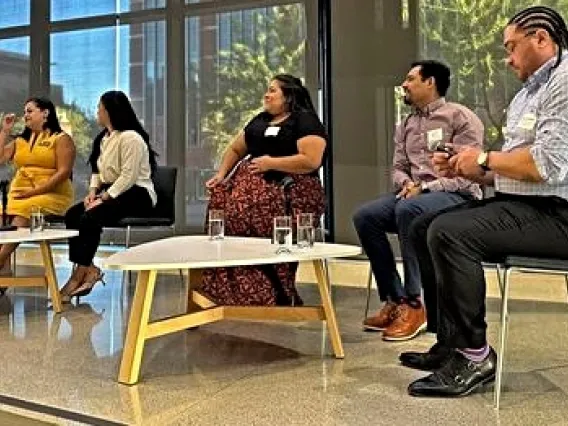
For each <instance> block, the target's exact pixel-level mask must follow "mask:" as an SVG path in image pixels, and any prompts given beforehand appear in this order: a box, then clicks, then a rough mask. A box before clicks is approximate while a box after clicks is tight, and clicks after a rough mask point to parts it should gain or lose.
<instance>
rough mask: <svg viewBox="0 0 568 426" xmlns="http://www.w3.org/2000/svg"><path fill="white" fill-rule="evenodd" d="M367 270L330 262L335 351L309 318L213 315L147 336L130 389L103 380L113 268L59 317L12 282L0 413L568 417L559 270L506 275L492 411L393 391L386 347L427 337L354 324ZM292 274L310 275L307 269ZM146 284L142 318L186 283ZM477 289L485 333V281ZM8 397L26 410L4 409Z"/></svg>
mask: <svg viewBox="0 0 568 426" xmlns="http://www.w3.org/2000/svg"><path fill="white" fill-rule="evenodd" d="M22 252H23V254H22V255H19V262H22V263H34V262H35V260H34V259H36V255H35V254H34V252H33V250H32V249H28V251H26V250H25V249H24V250H22ZM64 258H65V253H64V252H58V254H57V264H58V277H59V280H60V283H63V282H64V281H65V279H66V278H67V276H68V274H69V264H68V263H66V261H65V260H64ZM366 271H367V269H366V265H364V264H363V263H361V262H337V263H334V264H333V265H332V273H331V275H332V281H334V282H339V283H341V284H342V285H338V286H336V287H335V288H334V300H335V303H336V309H337V314H338V319H339V325H340V328H341V333H342V336H343V342H344V345H345V352H346V356H345V359H344V360H335V359H333V358H331V357H330V356H329V353H330V348H329V345H328V341H327V336H326V334H325V332H324V329H323V327H322V326H321V324H318V323H310V322H305V323H270V322H221V323H216V324H213V325H208V326H203V327H200V328H198V329H194V330H188V331H186V332H180V333H177V334H173V335H170V336H166V337H161V338H158V339H155V340H153V341H151V342H150V343H149V344H148V346H147V349H146V351H145V353H144V358H143V362H142V376H141V382H140V384H138V385H136V386H130V387H129V386H124V385H120V384H118V383H117V382H116V377H117V372H118V366H119V361H120V355H121V351H122V342H123V338H124V332H125V324H126V321H127V318H128V307H129V300H130V298H131V296H132V287H133V286H130V289H128V288H126V287H123V286H122V285H121V281H122V275H121V274H120V273H119V272H114V271H107V273H106V276H105V278H106V282H107V285H106V286H104V287H103V286H102V285H100V286H98V287H97V288H96V289H95V290H94V291H93V293H92V294H91V295H89V296H88V297H85V298H82V299H81V300H80V302H79V303H78V304H76V305H74V306H73V307H69V308H67V309H66V311H65V312H63V313H62V314H59V315H54V314H53V312H52V311H51V310H50V309H49V308H48V301H47V299H46V295H45V293H44V292H41V291H36V290H34V289H18V290H17V291H14V290H11V291H10V292H9V293H8V297H4V298H2V299H0V345H1V346H0V348H1V353H2V360H3V362H2V363H0V404H3V405H0V411H1V410H4V409H5V410H6V411H13V412H24V413H25V412H26V411H28V412H33V414H34V416H35V417H34V418H35V419H38V416H40V417H39V418H41V415H40V414H38V412H41V411H43V412H48V413H51V414H50V416H46V417H45V419H46V420H48V421H51V422H53V421H54V419H55V421H56V422H58V423H59V424H81V422H84V423H92V424H105V421H106V424H147V425H194V424H195V425H224V424H234V425H265V424H270V425H367V424H369V425H383V424H384V425H392V424H397V425H398V424H400V425H423V424H436V425H456V424H463V425H490V424H502V425H538V424H543V425H544V424H546V425H555V424H556V425H563V424H568V305H567V304H566V290H565V287H564V281H563V280H562V279H560V278H547V277H543V276H540V275H531V276H527V275H524V276H522V277H519V279H517V280H516V281H515V283H516V285H515V288H514V291H513V296H514V300H513V302H512V303H511V306H510V307H511V318H512V319H511V325H510V340H509V344H508V356H507V360H506V366H507V374H506V377H505V390H504V394H503V398H502V409H501V410H500V412H499V413H496V412H495V411H494V410H493V408H492V392H491V390H492V389H491V388H487V389H485V391H484V392H483V393H478V394H475V395H473V396H471V397H467V398H461V399H457V400H443V399H415V398H411V397H409V396H408V395H407V394H406V386H407V385H408V383H409V382H410V381H411V380H414V379H416V378H418V377H420V376H421V373H420V372H416V371H412V370H409V369H406V368H403V367H401V366H399V365H398V363H397V355H398V353H399V352H400V351H404V350H409V349H427V348H428V347H429V346H430V345H431V344H432V343H433V336H430V335H423V336H420V337H419V338H417V339H416V340H414V341H411V342H405V343H384V342H382V341H381V340H380V338H379V335H377V334H374V333H364V332H362V331H361V328H360V323H361V320H362V315H363V308H364V301H365V289H364V288H363V286H364V285H365V283H364V281H365V278H364V277H365V276H366ZM300 275H301V279H302V280H305V281H309V280H310V277H311V275H310V274H309V271H308V270H307V269H304V270H302V271H301V274H300ZM488 276H489V277H490V278H491V277H492V274H491V272H489V273H488ZM300 290H301V293H302V295H303V296H304V299H305V300H306V302H309V301H310V300H312V301H316V300H317V293H316V291H315V288H314V286H313V285H310V284H303V285H301V286H300ZM156 292H157V298H156V300H155V306H154V309H153V310H154V316H168V315H173V314H176V313H178V312H181V311H182V310H183V309H184V306H185V301H184V298H185V286H184V285H182V284H181V283H180V281H179V277H177V276H176V275H174V274H172V275H164V276H161V277H159V280H158V285H157V287H156ZM488 295H489V303H488V306H489V314H488V319H489V333H490V336H491V339H492V341H493V342H494V341H495V336H496V332H497V321H498V313H497V309H498V299H497V298H496V297H495V296H496V288H495V285H494V284H493V282H491V285H490V286H489V290H488ZM531 299H538V301H533V300H531ZM373 304H374V305H376V299H375V294H374V293H373ZM2 398H4V399H2ZM10 401H11V402H10ZM13 401H18V404H20V407H22V405H24V406H25V408H23V409H22V408H13V407H12V404H13ZM26 404H28V405H26ZM26 407H27V408H26ZM58 410H59V411H58ZM81 416H82V417H81ZM1 418H2V417H1V416H0V420H1ZM66 418H71V419H74V420H72V421H70V420H66Z"/></svg>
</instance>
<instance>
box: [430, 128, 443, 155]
mask: <svg viewBox="0 0 568 426" xmlns="http://www.w3.org/2000/svg"><path fill="white" fill-rule="evenodd" d="M443 139H444V131H443V130H442V128H441V127H440V128H438V129H434V130H428V132H427V133H426V142H427V144H428V149H429V150H431V151H435V150H436V147H437V146H438V145H439V144H440V142H442V140H443Z"/></svg>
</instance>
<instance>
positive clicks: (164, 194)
mask: <svg viewBox="0 0 568 426" xmlns="http://www.w3.org/2000/svg"><path fill="white" fill-rule="evenodd" d="M176 177H177V169H176V168H175V167H168V166H158V168H157V169H156V171H155V173H154V176H153V178H152V180H153V181H154V188H155V190H156V194H157V196H158V202H157V203H156V207H154V209H153V211H152V215H151V216H148V217H125V218H124V219H121V220H119V221H118V222H117V223H116V224H115V225H113V226H110V227H109V228H121V229H126V238H125V244H124V245H125V246H126V248H128V247H130V242H131V240H130V238H131V233H132V229H136V228H169V229H170V230H171V232H172V235H173V234H174V232H175V229H174V224H175V192H176Z"/></svg>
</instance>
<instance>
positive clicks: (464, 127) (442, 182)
mask: <svg viewBox="0 0 568 426" xmlns="http://www.w3.org/2000/svg"><path fill="white" fill-rule="evenodd" d="M432 131H434V132H438V133H439V138H440V141H439V142H441V143H446V142H452V143H453V144H454V145H455V146H456V147H458V148H460V147H464V146H473V147H476V148H481V147H482V145H483V123H482V122H481V120H480V119H479V118H478V117H477V116H476V115H475V114H474V113H473V112H472V111H470V110H469V109H468V108H466V107H465V106H463V105H460V104H456V103H452V102H446V100H445V99H444V98H439V99H437V100H435V101H434V102H432V103H430V104H429V105H427V106H426V107H425V108H424V109H423V110H421V111H420V110H418V109H415V110H414V111H413V112H412V114H410V115H409V116H408V117H407V118H406V120H405V121H404V122H403V123H402V124H401V125H399V126H398V127H397V129H396V133H395V136H394V148H395V151H394V159H393V173H392V179H393V183H394V186H395V187H396V188H401V187H402V186H403V185H404V184H405V182H407V181H421V182H424V183H425V184H426V186H427V187H428V189H430V190H431V191H447V192H458V191H459V192H469V193H471V194H472V195H473V196H474V197H475V198H481V189H480V187H479V185H478V184H476V183H474V182H472V181H470V180H467V179H465V178H462V177H456V178H445V177H439V176H438V175H437V174H436V172H435V170H434V166H433V165H432V156H433V155H434V153H433V151H431V150H430V149H429V147H428V141H427V139H428V133H429V132H432Z"/></svg>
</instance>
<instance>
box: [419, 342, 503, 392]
mask: <svg viewBox="0 0 568 426" xmlns="http://www.w3.org/2000/svg"><path fill="white" fill-rule="evenodd" d="M496 364H497V354H496V353H495V351H494V350H493V348H489V355H487V358H485V359H484V360H483V361H481V362H473V361H470V360H469V359H467V358H466V357H465V356H463V355H462V354H461V353H459V352H457V351H456V352H454V353H453V354H452V356H451V358H450V360H449V361H448V363H447V364H446V365H444V366H443V367H442V368H440V369H439V370H437V371H435V372H434V373H432V374H430V375H429V376H426V377H424V378H423V379H419V380H416V381H415V382H413V383H411V384H410V386H408V393H409V394H410V395H412V396H441V397H457V396H465V395H469V394H470V393H472V392H473V391H475V390H476V389H477V388H479V387H481V386H483V385H485V384H486V383H490V382H492V381H493V380H495V366H496Z"/></svg>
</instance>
